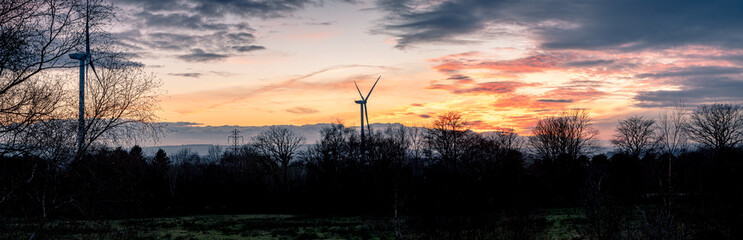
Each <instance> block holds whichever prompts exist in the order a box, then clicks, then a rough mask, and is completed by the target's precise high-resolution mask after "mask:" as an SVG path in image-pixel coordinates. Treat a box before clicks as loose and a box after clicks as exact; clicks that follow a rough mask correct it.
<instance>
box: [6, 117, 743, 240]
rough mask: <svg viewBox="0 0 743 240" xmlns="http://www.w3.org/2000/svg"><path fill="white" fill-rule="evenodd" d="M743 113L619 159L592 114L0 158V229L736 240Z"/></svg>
mask: <svg viewBox="0 0 743 240" xmlns="http://www.w3.org/2000/svg"><path fill="white" fill-rule="evenodd" d="M742 113H743V108H741V107H740V106H738V105H729V104H715V105H702V106H700V107H698V108H697V109H696V110H695V111H693V112H690V113H685V112H683V111H682V109H677V110H676V111H673V112H670V113H668V114H665V115H662V117H660V118H658V119H657V120H652V119H646V118H644V117H638V116H633V117H629V118H626V119H623V120H621V121H620V122H619V124H618V126H617V130H616V135H615V138H614V139H613V141H612V142H613V143H614V144H615V146H616V147H617V150H616V152H615V153H614V154H612V155H611V156H607V155H605V154H597V153H592V152H591V151H592V150H595V149H596V148H595V147H596V146H597V145H596V139H595V137H596V135H597V131H596V130H595V129H593V128H592V126H591V121H590V118H589V117H588V114H587V112H586V111H584V110H570V111H565V112H563V113H561V114H560V115H557V116H554V117H549V118H544V119H541V120H539V122H538V124H537V125H536V126H535V127H534V128H533V131H532V133H533V136H531V137H528V138H527V137H522V136H518V135H517V134H515V133H512V132H508V131H504V132H490V133H476V132H472V131H469V130H467V129H466V127H467V124H466V122H465V121H464V120H463V118H462V116H461V114H459V113H456V112H450V113H446V114H442V115H441V116H439V117H438V118H437V119H436V120H435V121H434V122H433V123H432V124H431V125H430V126H428V127H426V128H411V127H399V128H388V129H383V130H376V131H370V132H372V133H371V134H368V135H366V136H364V138H363V139H362V138H361V136H360V135H359V134H358V132H357V131H356V130H354V129H352V128H348V127H346V126H344V125H342V124H335V125H332V126H330V127H327V128H325V129H323V130H322V134H321V139H320V140H318V141H317V142H316V143H314V144H312V145H311V146H310V147H309V148H308V149H306V150H303V151H300V150H299V149H300V146H301V145H302V143H303V141H304V139H303V138H302V137H301V136H298V135H296V134H294V133H292V132H291V131H289V130H287V129H285V128H281V127H271V128H269V129H268V130H266V131H264V132H262V133H261V134H260V135H259V136H257V137H255V138H253V139H252V140H253V141H252V143H251V144H247V145H243V146H240V147H238V148H229V149H226V150H224V151H222V150H221V149H218V148H214V149H212V150H210V154H209V155H208V156H199V155H197V154H195V153H193V152H190V151H188V150H183V151H181V152H178V153H172V154H171V155H168V153H166V152H164V151H162V150H160V151H158V152H157V153H156V154H155V155H154V156H145V155H144V154H143V152H142V148H140V147H138V146H135V147H133V148H131V149H122V148H117V149H106V148H99V149H95V150H93V151H90V152H89V153H88V154H86V155H84V156H83V157H80V158H76V159H74V160H72V161H69V162H66V163H61V162H59V161H52V160H50V159H44V158H40V157H32V156H31V155H25V156H4V157H3V159H2V160H0V164H1V165H2V166H1V167H0V171H2V172H1V173H0V180H1V181H2V186H3V192H2V193H3V199H2V202H0V209H1V210H2V214H3V216H6V217H24V218H28V219H38V218H43V219H48V218H83V219H101V218H103V219H109V218H128V217H145V216H170V215H187V214H219V213H231V214H232V213H308V214H365V215H380V216H393V217H395V218H397V217H398V216H430V215H437V216H441V215H444V216H477V215H488V214H506V215H511V216H514V217H519V216H524V214H526V215H528V214H530V213H532V212H534V211H537V210H540V209H549V208H576V207H577V208H580V209H582V211H583V212H584V214H585V215H586V217H587V221H588V225H589V226H590V227H589V230H587V234H589V233H590V234H589V236H595V238H597V239H610V238H617V237H619V236H620V235H618V234H620V233H621V232H622V231H623V230H622V229H621V228H623V227H626V226H629V225H632V226H635V227H638V226H646V227H647V226H652V229H655V230H654V231H653V232H649V233H647V234H646V235H642V236H643V237H649V236H651V235H652V234H661V235H662V236H676V235H679V236H685V235H687V234H689V232H686V231H694V232H695V234H696V235H697V236H707V237H731V236H741V235H740V234H741V233H740V229H743V228H741V227H742V225H741V223H743V209H741V207H743V204H741V203H742V202H743V185H741V183H743V175H741V173H740V171H741V167H743V150H742V149H741V147H740V141H741V139H743V134H741V133H742V132H743V128H742V127H743V114H742ZM736 114H737V115H736ZM718 135H719V136H718ZM670 137H674V139H669V138H670ZM687 140H689V141H687ZM625 233H626V231H625ZM664 234H665V235H664ZM674 234H676V235H674ZM622 236H623V235H622ZM624 237H626V236H624ZM624 237H622V238H624Z"/></svg>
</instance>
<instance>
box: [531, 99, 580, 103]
mask: <svg viewBox="0 0 743 240" xmlns="http://www.w3.org/2000/svg"><path fill="white" fill-rule="evenodd" d="M537 102H550V103H572V102H573V99H539V100H537Z"/></svg>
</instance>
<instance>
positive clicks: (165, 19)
mask: <svg viewBox="0 0 743 240" xmlns="http://www.w3.org/2000/svg"><path fill="white" fill-rule="evenodd" d="M134 16H135V17H137V18H141V19H143V20H144V23H143V24H144V26H147V27H162V28H168V29H173V28H186V29H194V30H228V29H229V28H230V27H231V26H233V25H231V24H225V23H216V22H207V21H205V19H204V17H203V16H201V15H194V14H186V13H151V12H149V11H142V12H140V13H137V14H135V15H134Z"/></svg>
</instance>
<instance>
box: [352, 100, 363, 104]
mask: <svg viewBox="0 0 743 240" xmlns="http://www.w3.org/2000/svg"><path fill="white" fill-rule="evenodd" d="M354 102H356V103H358V104H364V103H366V101H364V100H356V101H354Z"/></svg>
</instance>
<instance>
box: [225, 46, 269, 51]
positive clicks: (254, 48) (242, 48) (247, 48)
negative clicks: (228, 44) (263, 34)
mask: <svg viewBox="0 0 743 240" xmlns="http://www.w3.org/2000/svg"><path fill="white" fill-rule="evenodd" d="M232 48H233V49H235V50H237V51H238V52H252V51H258V50H264V49H266V47H264V46H258V45H247V46H234V47H232Z"/></svg>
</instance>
